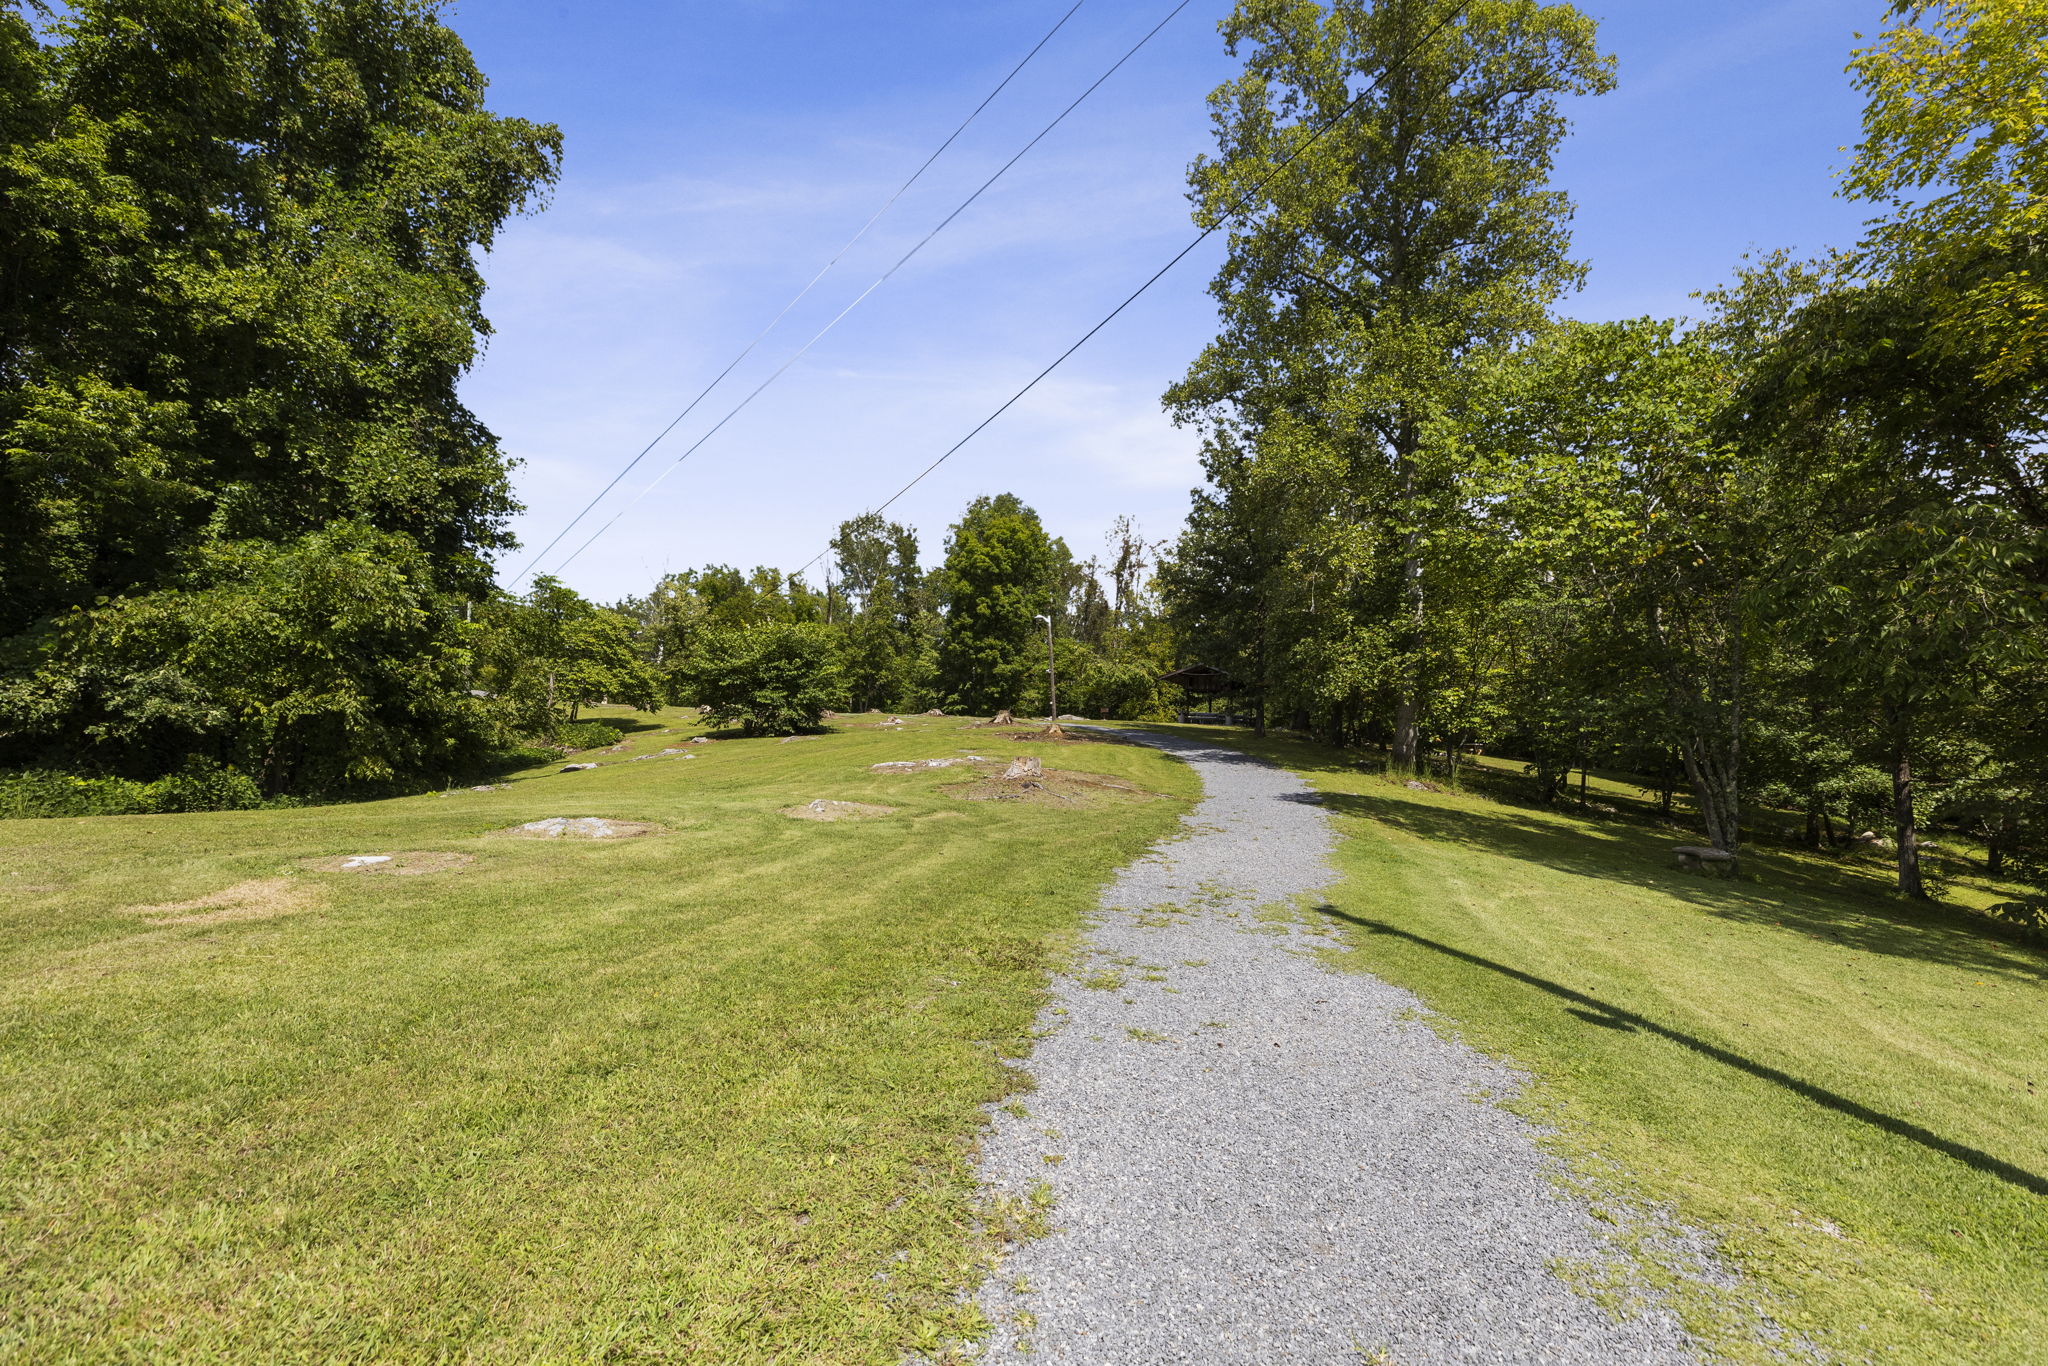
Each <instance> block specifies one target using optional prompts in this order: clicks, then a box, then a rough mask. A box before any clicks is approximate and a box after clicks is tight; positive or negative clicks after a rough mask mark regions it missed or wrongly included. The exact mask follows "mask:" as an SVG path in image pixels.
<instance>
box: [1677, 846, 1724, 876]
mask: <svg viewBox="0 0 2048 1366" xmlns="http://www.w3.org/2000/svg"><path fill="white" fill-rule="evenodd" d="M1672 852H1673V853H1675V854H1677V855H1678V866H1679V867H1681V868H1683V869H1685V870H1686V871H1687V872H1689V873H1712V874H1713V875H1714V876H1716V877H1734V876H1735V866H1736V863H1737V861H1738V860H1737V859H1736V857H1735V855H1733V854H1731V853H1729V852H1728V851H1727V850H1726V849H1710V848H1708V847H1707V846H1706V845H1703V844H1681V845H1679V846H1678V848H1676V849H1675V850H1673V851H1672Z"/></svg>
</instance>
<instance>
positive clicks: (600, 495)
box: [510, 0, 1088, 587]
mask: <svg viewBox="0 0 2048 1366" xmlns="http://www.w3.org/2000/svg"><path fill="white" fill-rule="evenodd" d="M1087 2H1088V0H1074V6H1073V8H1072V9H1069V10H1068V11H1067V12H1066V13H1065V14H1062V15H1061V16H1060V17H1059V22H1058V23H1056V24H1054V25H1053V26H1052V27H1051V28H1049V29H1047V30H1046V31H1045V36H1044V37H1043V38H1040V39H1039V40H1038V42H1037V43H1036V44H1034V45H1033V46H1032V48H1031V50H1030V51H1029V52H1027V53H1025V54H1024V58H1023V60H1022V61H1020V62H1018V63H1017V65H1015V66H1013V67H1011V68H1010V74H1009V75H1007V76H1005V77H1003V78H1002V80H1000V81H998V82H996V88H995V89H993V90H991V91H989V92H988V94H987V95H986V96H984V97H983V98H982V101H981V103H980V104H977V105H975V106H974V109H973V110H972V111H971V112H970V113H969V114H968V115H967V117H966V118H964V119H962V120H961V121H960V125H959V127H957V128H955V129H954V130H953V131H952V132H950V133H948V134H947V135H946V140H945V141H944V142H942V143H940V144H939V146H938V150H937V151H935V152H933V153H932V154H931V155H930V156H928V157H926V158H925V159H924V162H923V164H922V165H920V166H919V167H918V168H917V169H916V170H915V171H912V172H911V173H910V178H909V179H908V180H906V181H904V182H903V183H902V184H901V185H898V186H897V187H896V191H895V193H894V194H891V195H890V196H889V197H888V199H886V200H884V201H883V203H882V207H881V208H879V209H876V210H875V211H874V213H873V214H871V215H869V217H868V221H867V222H865V223H863V224H861V225H860V231H858V232H856V233H854V235H853V236H851V237H849V238H847V239H846V242H845V244H844V245H842V246H841V247H840V248H839V250H837V251H835V252H833V253H832V259H831V260H829V261H827V262H825V264H824V265H823V266H821V267H819V269H818V273H817V274H816V275H813V276H812V277H811V278H810V281H809V282H808V283H807V284H805V285H804V287H803V288H802V289H800V290H798V291H797V292H796V293H795V294H794V295H792V296H791V297H790V300H789V302H788V303H786V304H784V305H783V306H782V309H781V311H780V312H778V313H777V314H776V315H775V316H774V317H772V318H770V319H769V320H768V325H767V326H766V327H764V328H762V329H761V330H760V331H759V332H756V333H755V334H754V339H753V340H752V341H750V342H748V343H747V344H746V345H745V346H744V347H742V348H741V349H740V353H739V354H738V355H737V356H734V357H733V358H732V360H731V361H729V362H728V363H727V364H726V367H725V368H724V369H723V370H720V371H719V372H718V373H717V374H716V375H714V376H713V377H712V379H711V382H710V383H709V384H707V385H705V386H704V387H703V388H702V389H701V390H699V391H698V393H697V396H696V397H695V398H693V399H691V400H690V402H689V404H688V405H687V406H686V407H685V408H684V409H683V411H682V412H680V413H678V414H676V417H675V420H674V421H673V422H670V423H669V424H668V425H667V426H666V427H663V428H662V429H661V431H660V432H658V433H657V434H656V435H655V438H654V440H652V441H650V442H648V443H647V444H646V445H645V446H643V447H641V448H640V453H639V454H638V455H635V456H634V457H633V458H632V459H631V460H628V461H627V462H626V464H625V468H623V469H621V470H620V471H619V472H618V473H617V474H615V475H613V476H612V479H611V482H610V483H609V484H606V485H605V486H604V487H603V488H601V489H599V490H598V491H597V496H596V497H595V498H592V499H591V500H590V502H589V503H587V504H585V505H584V508H583V510H582V511H581V512H579V513H577V514H576V515H575V516H574V517H572V518H570V519H569V524H568V525H567V526H565V527H563V528H562V529H561V530H560V531H558V532H556V533H555V538H554V540H552V541H549V542H548V543H547V544H546V545H544V546H542V547H541V548H540V550H539V551H538V552H536V553H535V555H534V556H533V558H532V559H530V560H528V561H527V562H526V568H524V569H522V570H520V571H519V575H518V577H517V578H515V579H513V580H512V583H511V585H510V586H511V587H517V586H518V584H519V581H520V579H524V578H525V577H526V576H527V575H528V574H531V573H532V572H533V569H534V566H535V565H537V564H539V563H540V562H541V561H542V560H543V559H545V558H546V557H547V553H548V552H549V551H550V550H553V549H554V548H555V547H556V546H557V545H560V544H561V541H562V538H563V537H564V536H567V535H568V534H569V533H570V532H571V531H574V530H575V529H576V524H577V523H578V522H581V521H582V520H583V519H584V518H585V517H588V516H589V515H590V512H591V509H592V508H595V507H596V506H597V505H598V504H599V503H601V502H603V501H604V499H605V495H606V494H609V493H610V492H611V491H612V490H613V489H615V488H617V487H618V486H619V481H620V480H622V479H624V478H625V477H626V476H627V475H629V474H631V473H632V472H633V468H634V467H635V466H636V465H638V464H639V463H640V462H641V461H642V460H645V459H646V458H647V456H648V455H649V453H650V452H652V451H653V450H654V448H655V447H656V446H659V445H660V444H661V443H662V442H663V441H665V440H667V439H668V434H669V433H670V432H672V431H674V430H675V429H676V428H677V427H679V426H681V425H682V422H683V419H684V418H686V417H688V416H689V415H690V414H691V413H693V412H695V411H696V408H697V405H698V404H700V403H702V402H703V401H704V400H705V398H707V397H708V396H709V395H710V393H711V391H712V390H713V389H716V388H717V387H718V386H719V385H720V384H721V383H722V382H723V381H724V379H725V377H726V376H727V375H729V374H731V373H732V372H733V370H734V369H736V368H737V367H738V366H739V363H740V362H741V361H743V360H745V359H746V358H747V357H748V356H751V355H752V354H753V353H754V348H755V347H757V346H759V345H760V344H761V342H762V341H763V340H764V339H765V338H766V337H767V336H768V334H769V333H770V332H773V331H774V330H775V328H776V326H777V325H778V324H779V323H781V321H782V320H783V319H784V318H786V317H788V316H789V311H790V310H791V309H792V308H795V307H796V306H797V305H798V304H800V303H802V302H803V301H804V300H805V299H806V298H807V297H809V295H810V292H811V291H812V290H813V289H815V288H816V287H817V284H818V281H820V280H822V279H824V278H825V276H826V275H828V274H829V273H830V272H831V270H832V267H834V266H836V265H838V264H839V261H840V258H841V257H843V256H845V255H846V253H847V252H849V251H852V250H853V248H854V246H855V245H856V244H857V243H859V241H860V240H861V239H862V238H863V237H866V236H867V235H868V229H869V228H872V227H873V226H875V224H876V223H877V222H879V221H880V220H881V217H882V215H883V214H885V213H887V212H889V210H890V209H892V208H894V207H895V206H896V201H897V200H899V199H901V198H903V195H904V193H905V192H906V191H908V190H909V189H910V187H911V186H913V185H915V184H917V182H918V181H919V180H920V179H921V178H922V177H923V176H924V173H925V172H926V171H929V170H930V169H931V168H932V163H933V162H935V161H937V160H938V159H939V158H940V157H941V156H944V155H945V152H946V149H947V148H948V147H951V146H952V145H953V144H954V143H955V142H956V141H958V140H959V137H960V135H961V134H962V133H964V132H966V131H967V127H968V125H969V124H971V123H973V122H974V121H975V120H976V119H978V118H980V117H981V113H982V111H983V110H984V109H987V108H988V107H989V105H990V104H992V103H994V102H995V98H996V96H998V95H1000V94H1002V93H1003V90H1004V88H1005V87H1007V86H1008V85H1009V84H1010V82H1011V81H1013V80H1015V79H1017V75H1018V73H1019V72H1021V71H1023V70H1024V68H1025V67H1027V66H1029V65H1031V59H1032V58H1033V57H1036V56H1037V55H1038V53H1039V51H1040V49H1042V48H1043V47H1044V46H1045V45H1046V44H1047V43H1049V42H1051V41H1052V40H1053V35H1055V34H1057V33H1058V32H1059V31H1060V30H1061V29H1063V28H1065V27H1066V25H1067V20H1069V19H1071V18H1073V17H1074V15H1075V13H1076V12H1077V11H1078V10H1079V9H1080V8H1081V6H1082V5H1084V4H1086V3H1087ZM577 553H578V554H581V553H582V552H581V551H578V552H577ZM572 558H573V557H572Z"/></svg>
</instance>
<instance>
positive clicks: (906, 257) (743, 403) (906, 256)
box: [515, 0, 1193, 582]
mask: <svg viewBox="0 0 2048 1366" xmlns="http://www.w3.org/2000/svg"><path fill="white" fill-rule="evenodd" d="M1191 3H1193V0H1180V3H1179V4H1177V5H1175V6H1174V7H1173V8H1172V9H1171V10H1169V11H1167V14H1166V17H1165V18H1163V19H1161V20H1160V21H1159V22H1158V23H1156V24H1154V25H1153V26H1152V27H1151V29H1150V30H1149V31H1147V32H1146V34H1145V36H1144V37H1142V38H1140V39H1139V40H1138V41H1137V42H1135V43H1133V44H1132V45H1131V48H1130V50H1129V51H1127V52H1125V53H1124V55H1123V56H1121V57H1119V58H1117V59H1116V61H1115V62H1113V63H1111V64H1110V67H1109V70H1107V71H1105V72H1103V73H1102V74H1101V75H1100V76H1097V77H1096V78H1095V79H1094V81H1092V82H1090V84H1089V86H1088V88H1087V89H1086V90H1083V91H1082V92H1081V93H1080V94H1079V95H1076V96H1075V97H1074V100H1073V102H1072V103H1071V104H1069V105H1068V106H1067V107H1066V108H1064V109H1062V110H1060V112H1059V113H1058V114H1057V115H1055V116H1054V117H1053V120H1052V122H1050V123H1048V124H1046V125H1045V127H1043V128H1041V129H1039V130H1038V132H1037V133H1036V134H1035V135H1034V136H1033V137H1032V139H1031V141H1029V142H1027V143H1025V144H1024V145H1023V146H1022V147H1020V148H1018V149H1017V152H1016V155H1014V156H1012V157H1011V158H1010V159H1009V160H1008V161H1006V162H1004V163H1003V164H1002V165H1001V166H999V167H997V168H996V172H995V174H994V175H992V176H990V177H989V178H988V179H987V180H984V181H983V182H982V183H981V184H980V185H979V186H977V187H976V188H975V191H974V193H973V194H970V195H968V196H967V198H965V199H963V200H961V201H960V203H959V205H958V206H956V207H955V208H954V210H953V211H952V212H951V213H949V214H947V215H946V216H945V217H944V218H942V219H940V220H939V222H938V224H937V226H935V227H934V228H932V230H931V231H930V232H927V233H926V234H925V235H924V236H923V237H922V238H920V239H918V242H917V244H916V245H915V246H913V247H911V249H910V250H909V251H906V252H904V253H903V255H902V256H901V257H899V258H898V259H897V261H896V264H894V265H892V266H890V267H889V268H888V269H887V270H885V271H883V272H882V273H881V274H880V275H878V276H876V277H875V279H874V281H873V282H872V283H871V284H869V285H868V287H867V288H866V289H864V290H862V291H861V292H860V293H859V294H857V295H855V296H854V298H853V301H852V302H851V303H849V304H847V305H846V307H844V308H842V309H840V310H839V312H838V313H837V314H835V315H833V317H832V319H831V320H830V321H829V322H827V323H826V324H825V325H824V326H823V327H821V328H819V329H818V330H817V332H815V333H814V334H812V336H811V338H810V340H808V341H806V342H805V343H804V344H803V345H802V346H800V347H798V348H797V350H796V351H795V353H794V354H792V355H791V356H790V357H789V359H787V360H785V361H783V362H782V364H781V365H779V366H777V367H776V368H775V370H774V371H773V373H771V374H770V375H769V376H768V378H766V379H764V380H762V381H761V382H760V383H759V384H758V385H756V386H755V387H754V388H753V390H752V391H750V392H749V393H748V394H747V396H746V397H745V398H743V399H741V400H740V401H739V402H738V403H736V404H734V405H733V406H732V408H731V409H729V410H728V411H727V412H726V414H725V416H724V417H721V418H719V419H718V421H717V422H715V423H713V424H712V426H711V428H710V430H708V431H706V432H705V433H704V434H703V435H702V436H700V437H698V438H697V439H696V440H695V441H693V442H691V443H690V444H689V446H688V447H686V448H685V449H684V450H683V452H682V454H680V455H678V456H677V457H676V458H675V459H674V460H672V461H671V462H669V464H668V466H667V467H666V468H664V469H663V470H662V472H661V473H660V474H657V475H656V476H655V477H654V478H652V479H650V480H649V481H648V482H647V484H646V486H645V487H643V488H642V489H641V490H640V491H639V492H638V493H635V494H634V495H633V496H632V497H631V498H629V499H627V500H626V504H625V506H624V507H621V508H620V509H619V510H618V511H617V512H615V513H613V514H612V516H611V519H610V520H609V521H607V522H606V523H605V524H604V525H603V526H601V527H599V528H598V529H597V530H596V531H593V532H592V533H591V534H590V539H588V540H586V541H585V542H584V543H583V544H582V545H580V546H577V547H576V549H575V550H573V551H572V552H570V554H569V557H568V558H567V559H565V560H563V561H562V562H561V563H560V564H558V565H556V566H555V572H556V573H557V574H559V573H561V572H562V571H563V570H564V569H567V568H568V567H569V566H570V565H571V564H572V563H574V562H575V560H576V557H577V556H579V555H581V554H582V553H583V552H584V551H586V550H588V549H590V547H591V546H592V545H594V544H596V543H597V540H598V538H599V537H601V536H603V535H604V534H605V533H606V532H607V531H610V530H611V529H612V527H613V526H615V525H617V523H618V521H619V519H620V518H621V517H624V516H625V515H626V513H627V512H628V511H630V510H631V509H632V508H633V507H634V506H635V505H636V504H637V503H639V501H640V500H641V499H642V498H645V497H646V496H647V495H648V494H650V493H652V492H654V490H655V488H656V487H657V486H658V485H659V484H660V483H661V481H662V480H664V479H666V478H668V477H669V475H671V474H673V473H675V471H676V469H677V468H678V467H679V466H680V465H682V463H683V462H684V461H685V460H688V459H689V458H690V457H691V456H692V455H695V454H696V453H697V449H698V448H699V447H700V446H702V445H703V444H704V443H705V442H707V441H709V440H710V439H711V438H712V437H714V436H716V435H717V434H718V432H719V429H720V428H722V427H724V426H725V424H726V423H728V422H730V421H732V420H733V419H734V418H735V417H738V416H739V415H740V413H741V412H743V411H744V410H745V409H746V407H747V405H749V404H751V403H752V402H753V401H754V400H755V399H757V398H759V397H760V396H761V394H762V392H763V391H764V390H766V389H767V388H768V386H769V385H771V384H773V383H775V381H776V380H778V379H781V378H782V376H783V375H784V374H785V373H787V372H788V370H789V368H790V367H791V366H793V365H795V364H796V363H797V362H798V361H800V360H802V359H803V358H804V357H805V356H806V355H807V354H809V352H810V350H811V348H812V347H814V346H816V345H817V344H818V343H819V342H821V341H823V340H824V339H825V335H826V334H827V333H828V332H830V331H831V330H832V329H833V328H835V327H837V326H838V325H839V323H840V321H841V320H842V319H844V318H845V317H846V315H847V314H849V313H851V312H853V310H854V309H856V308H858V307H860V305H861V303H862V302H863V301H864V300H865V299H866V298H867V297H868V296H869V295H870V294H873V293H874V292H875V291H876V290H877V289H880V288H881V287H882V286H883V285H884V284H885V283H887V282H888V280H889V278H890V277H891V276H893V275H894V274H895V273H896V272H897V271H899V270H901V269H903V267H904V266H905V265H907V264H909V262H910V259H911V258H912V257H914V256H916V255H917V254H918V253H919V252H921V251H923V250H924V249H925V247H926V246H927V245H929V244H930V242H931V240H932V239H933V238H934V237H937V236H938V235H939V234H940V233H942V232H944V231H945V230H946V228H947V226H948V225H949V224H951V223H952V222H953V220H954V219H956V218H958V217H959V216H960V215H961V214H963V213H965V212H966V211H967V208H968V206H969V205H971V204H973V203H974V201H975V200H977V199H979V198H981V196H982V195H983V193H985V192H986V191H987V190H988V188H989V187H990V186H992V185H994V184H995V183H996V182H997V181H998V180H1001V179H1002V178H1003V176H1004V174H1005V173H1007V172H1008V171H1009V169H1010V168H1011V167H1012V166H1015V165H1016V164H1017V163H1018V162H1020V161H1022V160H1023V159H1024V157H1025V154H1026V153H1028V152H1030V150H1031V149H1032V148H1034V147H1036V146H1037V145H1038V144H1039V143H1040V142H1042V141H1043V140H1044V139H1045V137H1046V136H1047V135H1048V134H1049V133H1051V132H1052V130H1053V129H1055V128H1057V127H1059V126H1060V124H1062V123H1063V122H1065V121H1066V118H1067V115H1069V114H1071V113H1073V112H1074V111H1075V110H1076V109H1079V108H1080V107H1081V104H1082V102H1083V101H1084V100H1086V99H1087V98H1088V97H1089V96H1090V95H1092V94H1094V93H1095V92H1096V90H1097V89H1098V88H1100V87H1101V85H1102V83H1103V82H1105V81H1107V80H1108V79H1109V78H1110V77H1111V76H1114V75H1115V74H1116V73H1117V71H1118V70H1119V69H1121V68H1122V66H1123V65H1124V63H1126V62H1128V61H1130V60H1131V58H1133V57H1135V56H1137V55H1138V52H1139V51H1140V50H1141V49H1142V48H1143V47H1144V46H1145V45H1146V44H1147V43H1149V42H1151V41H1152V39H1153V38H1154V37H1155V36H1156V35H1157V34H1158V33H1159V31H1160V30H1161V29H1163V28H1165V27H1166V26H1167V25H1168V24H1170V23H1172V22H1173V19H1174V16H1175V15H1178V14H1179V13H1180V12H1181V11H1182V10H1184V9H1186V8H1187V7H1188V6H1189V5H1190V4H1191ZM515 582H516V581H515Z"/></svg>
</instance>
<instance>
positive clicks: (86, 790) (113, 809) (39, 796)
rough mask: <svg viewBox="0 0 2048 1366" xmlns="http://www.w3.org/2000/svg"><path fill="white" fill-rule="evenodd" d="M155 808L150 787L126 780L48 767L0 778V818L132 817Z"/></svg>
mask: <svg viewBox="0 0 2048 1366" xmlns="http://www.w3.org/2000/svg"><path fill="white" fill-rule="evenodd" d="M155 809H156V808H155V807H154V806H153V805H152V804H151V801H150V791H149V784H147V783H136V782H130V781H128V780H127V779H126V778H82V777H80V776H79V775H78V774H76V773H63V772H59V771H57V770H54V769H47V768H38V769H29V770H27V771H26V772H22V773H9V774H7V775H5V776H4V777H0V819H6V820H24V819H27V818H30V817H36V816H132V815H138V814H141V813H143V812H147V811H153V810H155Z"/></svg>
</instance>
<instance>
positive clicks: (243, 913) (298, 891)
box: [128, 877, 325, 925]
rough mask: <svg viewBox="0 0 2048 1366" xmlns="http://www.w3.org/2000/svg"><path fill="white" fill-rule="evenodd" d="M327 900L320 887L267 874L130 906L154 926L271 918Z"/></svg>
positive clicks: (216, 923) (129, 908) (131, 912)
mask: <svg viewBox="0 0 2048 1366" xmlns="http://www.w3.org/2000/svg"><path fill="white" fill-rule="evenodd" d="M323 900H325V894H324V893H323V892H322V891H321V890H320V888H319V887H317V886H315V885H313V884H312V883H308V882H301V881H299V880H298V879H297V878H290V877H263V878H256V879H254V880H253V881H249V882H238V883H236V884H235V885H234V886H232V887H227V888H223V889H222V890H221V891H218V892H214V893H213V894H212V895H210V896H201V897H194V898H193V899H192V900H190V901H170V902H166V903H164V904H163V905H161V906H130V907H128V913H129V914H130V915H139V916H142V917H143V918H144V919H146V920H148V921H149V923H150V924H152V925H221V924H225V923H227V922H228V921H231V920H269V919H272V918H273V917H276V916H280V915H294V914H296V913H298V912H299V911H310V910H312V909H313V908H314V907H315V906H318V905H319V904H320V903H321V902H322V901H323Z"/></svg>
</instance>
